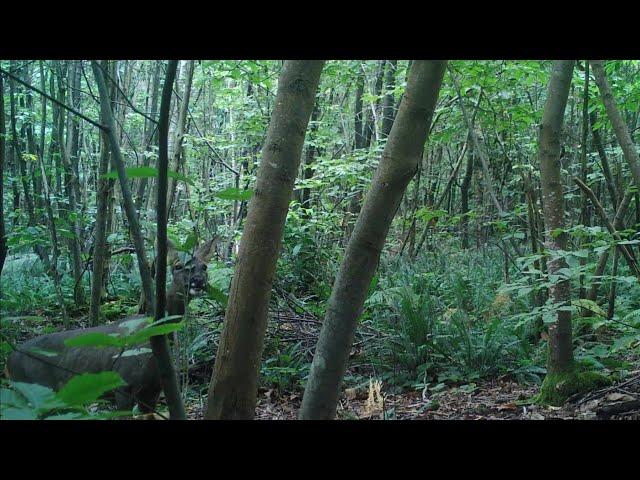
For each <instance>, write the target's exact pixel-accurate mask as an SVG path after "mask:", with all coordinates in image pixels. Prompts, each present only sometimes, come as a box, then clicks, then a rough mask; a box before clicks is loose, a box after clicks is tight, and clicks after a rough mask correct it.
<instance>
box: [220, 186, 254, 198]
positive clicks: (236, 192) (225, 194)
mask: <svg viewBox="0 0 640 480" xmlns="http://www.w3.org/2000/svg"><path fill="white" fill-rule="evenodd" d="M213 196H214V197H218V198H221V199H222V200H240V201H242V200H249V199H250V198H251V197H252V196H253V190H251V189H249V188H248V189H246V190H242V189H240V188H235V187H230V188H226V189H224V190H221V191H219V192H216V193H214V194H213Z"/></svg>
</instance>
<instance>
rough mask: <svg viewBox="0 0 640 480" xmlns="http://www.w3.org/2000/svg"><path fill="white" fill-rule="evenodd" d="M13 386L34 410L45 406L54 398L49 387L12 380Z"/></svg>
mask: <svg viewBox="0 0 640 480" xmlns="http://www.w3.org/2000/svg"><path fill="white" fill-rule="evenodd" d="M11 385H12V386H13V388H14V389H15V390H16V391H17V392H18V393H20V394H21V395H22V396H23V397H24V398H26V399H27V402H28V403H29V405H30V406H31V407H32V408H33V409H34V410H39V409H41V408H44V407H46V406H47V404H49V403H51V401H52V400H54V392H53V390H51V389H50V388H47V387H43V386H42V385H37V384H35V383H23V382H12V384H11Z"/></svg>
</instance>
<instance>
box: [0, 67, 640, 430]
mask: <svg viewBox="0 0 640 480" xmlns="http://www.w3.org/2000/svg"><path fill="white" fill-rule="evenodd" d="M0 129H1V130H0V194H1V198H2V209H1V216H0V322H1V324H0V325H1V329H0V369H2V371H3V374H2V384H1V387H0V419H2V420H54V419H56V420H127V419H136V420H232V419H241V420H251V419H256V420H295V419H300V420H332V419H340V420H545V419H565V420H638V419H640V266H639V265H640V263H639V262H640V260H639V258H640V158H639V152H640V147H639V145H640V61H639V60H465V61H462V60H449V61H445V60H327V61H324V60H78V59H74V60H33V59H31V60H18V59H14V60H0Z"/></svg>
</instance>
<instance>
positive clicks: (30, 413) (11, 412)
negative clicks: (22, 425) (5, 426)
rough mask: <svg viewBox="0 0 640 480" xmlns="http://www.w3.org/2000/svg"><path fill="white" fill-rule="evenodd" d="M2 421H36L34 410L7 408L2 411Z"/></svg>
mask: <svg viewBox="0 0 640 480" xmlns="http://www.w3.org/2000/svg"><path fill="white" fill-rule="evenodd" d="M1 418H2V420H37V419H38V416H37V414H36V412H35V410H31V409H29V408H16V407H9V408H3V409H2V416H1Z"/></svg>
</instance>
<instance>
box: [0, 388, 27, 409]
mask: <svg viewBox="0 0 640 480" xmlns="http://www.w3.org/2000/svg"><path fill="white" fill-rule="evenodd" d="M0 405H1V406H3V407H7V406H10V407H26V406H27V399H26V398H24V397H23V396H22V395H18V394H17V393H16V392H14V391H13V390H10V389H8V388H4V387H3V388H2V389H0Z"/></svg>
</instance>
